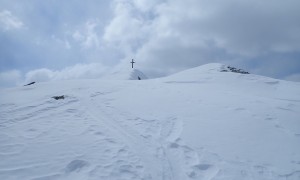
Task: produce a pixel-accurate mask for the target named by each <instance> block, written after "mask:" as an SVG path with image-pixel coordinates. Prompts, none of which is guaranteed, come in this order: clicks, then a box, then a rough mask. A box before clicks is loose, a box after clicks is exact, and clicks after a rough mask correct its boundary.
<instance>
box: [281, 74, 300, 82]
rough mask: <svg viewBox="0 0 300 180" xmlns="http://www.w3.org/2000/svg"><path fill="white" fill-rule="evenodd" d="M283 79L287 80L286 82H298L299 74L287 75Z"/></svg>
mask: <svg viewBox="0 0 300 180" xmlns="http://www.w3.org/2000/svg"><path fill="white" fill-rule="evenodd" d="M284 79H285V80H288V81H296V82H300V73H298V74H292V75H289V76H287V77H285V78H284Z"/></svg>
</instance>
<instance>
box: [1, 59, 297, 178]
mask: <svg viewBox="0 0 300 180" xmlns="http://www.w3.org/2000/svg"><path fill="white" fill-rule="evenodd" d="M225 68H226V67H225V66H224V65H221V64H208V65H204V66H200V67H196V68H193V69H189V70H187V71H183V72H181V73H177V74H174V75H172V76H169V77H165V78H159V79H152V80H146V81H128V80H76V81H60V82H50V83H37V84H35V85H32V86H26V87H18V88H11V89H2V90H1V92H0V93H1V95H0V179H5V180H10V179H16V180H17V179H18V180H19V179H35V180H37V179H38V180H45V179H47V180H48V179H72V180H73V179H80V180H81V179H92V180H93V179H101V180H114V179H116V180H117V179H118V180H119V179H122V180H127V179H144V180H148V179H153V180H162V179H167V180H189V179H208V180H209V179H214V180H244V179H245V180H248V179H249V180H250V179H255V180H276V179H280V180H281V179H282V180H286V179H288V180H291V179H292V180H296V179H297V180H298V179H300V118H299V117H300V93H299V92H300V83H296V82H288V81H281V80H276V79H271V78H267V77H262V76H257V75H252V74H238V73H232V72H220V71H222V70H224V69H225ZM56 95H65V99H63V100H54V99H53V98H51V97H52V96H56Z"/></svg>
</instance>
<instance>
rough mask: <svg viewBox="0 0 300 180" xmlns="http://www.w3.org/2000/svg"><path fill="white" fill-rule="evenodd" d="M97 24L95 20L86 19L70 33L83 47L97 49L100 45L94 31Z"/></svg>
mask: <svg viewBox="0 0 300 180" xmlns="http://www.w3.org/2000/svg"><path fill="white" fill-rule="evenodd" d="M97 26H98V22H97V20H88V21H87V22H86V23H85V24H84V25H83V27H81V28H80V29H78V30H76V31H75V32H74V33H73V34H72V37H73V39H74V40H75V41H77V42H79V43H80V45H81V47H82V48H84V49H90V48H96V49H97V48H99V47H100V38H99V34H98V32H97V31H96V28H97Z"/></svg>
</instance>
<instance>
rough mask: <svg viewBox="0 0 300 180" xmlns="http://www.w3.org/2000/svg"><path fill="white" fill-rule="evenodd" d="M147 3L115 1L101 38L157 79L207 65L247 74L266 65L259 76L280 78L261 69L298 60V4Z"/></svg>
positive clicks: (235, 1)
mask: <svg viewBox="0 0 300 180" xmlns="http://www.w3.org/2000/svg"><path fill="white" fill-rule="evenodd" d="M147 4H148V2H147V1H143V0H140V1H129V0H128V1H126V0H122V1H121V0H116V1H115V3H114V12H115V17H114V18H113V20H112V21H111V23H110V24H109V25H108V26H107V27H106V31H105V34H104V39H105V40H106V41H107V42H109V43H112V44H114V45H116V46H118V47H119V48H120V49H121V50H123V51H124V52H127V53H125V55H126V58H125V59H130V58H131V57H132V56H135V58H136V60H137V61H140V63H143V64H144V65H145V66H146V69H147V71H148V72H149V73H154V74H157V76H159V75H161V74H169V73H171V72H176V71H179V70H182V69H185V68H189V67H194V66H198V65H201V64H205V63H209V62H221V63H229V64H233V65H236V66H240V67H242V68H246V69H249V70H250V71H251V70H254V69H256V68H257V67H260V66H265V67H261V69H262V70H261V71H259V72H258V73H259V74H263V75H269V76H278V72H271V71H268V72H270V73H266V72H267V71H265V70H263V69H267V68H272V66H273V63H272V61H270V59H272V58H275V59H277V58H278V57H281V58H282V62H283V63H285V64H290V65H292V64H294V61H295V59H299V55H297V56H295V57H293V58H291V56H292V55H291V54H297V53H298V52H300V36H299V33H298V30H299V29H300V24H299V23H297V22H298V21H299V20H300V13H299V8H298V7H300V2H299V1H297V0H287V1H285V2H283V1H280V0H275V1H270V0H267V1H264V2H261V1H258V0H254V1H239V0H229V1H222V0H214V1H210V0H203V1H197V0H187V1H180V0H172V1H171V0H168V1H155V2H152V3H151V6H150V8H146V7H147ZM283 55H286V57H284V56H283ZM265 62H269V63H270V64H267V63H265ZM294 65H295V64H294ZM296 65H297V66H298V71H299V69H300V67H299V64H296ZM285 67H288V66H285ZM289 67H291V66H289ZM278 70H279V71H285V73H288V71H289V70H290V69H288V68H287V69H283V68H281V69H278ZM283 74H284V73H283Z"/></svg>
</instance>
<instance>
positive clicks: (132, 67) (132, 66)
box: [130, 59, 135, 68]
mask: <svg viewBox="0 0 300 180" xmlns="http://www.w3.org/2000/svg"><path fill="white" fill-rule="evenodd" d="M130 63H131V68H133V63H135V62H134V61H133V59H132V60H131V62H130Z"/></svg>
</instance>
